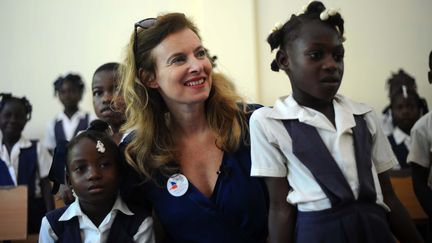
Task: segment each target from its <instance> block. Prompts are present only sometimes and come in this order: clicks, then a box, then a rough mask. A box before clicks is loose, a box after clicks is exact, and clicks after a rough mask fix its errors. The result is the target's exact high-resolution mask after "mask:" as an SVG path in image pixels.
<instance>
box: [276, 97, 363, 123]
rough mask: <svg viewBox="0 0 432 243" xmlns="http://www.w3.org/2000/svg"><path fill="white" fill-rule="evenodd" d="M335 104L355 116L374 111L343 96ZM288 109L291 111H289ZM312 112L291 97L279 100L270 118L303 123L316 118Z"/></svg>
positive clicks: (335, 100)
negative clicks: (313, 117) (304, 120)
mask: <svg viewBox="0 0 432 243" xmlns="http://www.w3.org/2000/svg"><path fill="white" fill-rule="evenodd" d="M335 103H337V104H339V105H341V106H342V107H343V108H344V109H346V110H348V111H350V112H351V113H352V114H354V115H363V114H366V113H368V112H370V111H371V110H372V109H371V108H370V107H369V106H367V105H365V104H362V103H358V102H354V101H352V100H349V99H348V98H346V97H344V96H342V95H336V96H335V97H334V99H333V104H335ZM287 107H288V108H290V109H287ZM311 110H312V109H310V108H308V107H304V106H301V105H299V104H298V103H297V101H296V100H295V99H294V98H293V96H292V95H290V96H284V97H281V98H279V99H278V100H277V101H276V103H275V105H274V107H273V109H272V111H271V112H270V113H269V114H268V117H270V118H273V119H278V120H289V119H299V120H300V121H301V120H302V119H307V117H309V119H310V116H311V115H312V116H314V115H313V114H311V113H315V112H313V111H311Z"/></svg>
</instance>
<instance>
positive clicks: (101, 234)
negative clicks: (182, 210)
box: [39, 196, 155, 243]
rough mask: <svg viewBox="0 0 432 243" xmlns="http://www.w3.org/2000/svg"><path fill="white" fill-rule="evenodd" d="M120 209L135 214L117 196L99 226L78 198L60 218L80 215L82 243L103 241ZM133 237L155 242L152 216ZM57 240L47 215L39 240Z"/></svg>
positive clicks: (105, 239)
mask: <svg viewBox="0 0 432 243" xmlns="http://www.w3.org/2000/svg"><path fill="white" fill-rule="evenodd" d="M118 211H121V212H122V213H124V214H126V215H134V213H133V212H132V211H130V210H129V208H128V207H127V205H126V204H125V203H124V202H123V200H122V199H121V198H120V196H117V199H116V201H115V203H114V206H113V208H112V209H111V211H110V212H109V213H108V214H107V216H105V218H104V220H103V221H102V223H101V224H100V225H99V227H96V226H95V225H94V224H93V222H92V221H91V220H90V219H89V218H88V217H87V215H86V214H84V213H83V212H82V211H81V207H80V205H79V202H78V200H77V199H76V200H75V201H74V202H73V203H72V204H71V205H70V206H69V208H68V209H66V211H65V212H64V213H63V214H62V216H61V217H60V218H59V221H68V220H70V219H72V218H73V217H78V222H79V227H80V233H81V241H82V243H95V242H98V243H103V242H106V241H107V239H108V235H109V231H110V229H111V225H112V224H113V222H114V219H115V217H116V215H117V212H118ZM133 239H134V241H135V242H139V243H154V242H155V239H154V233H153V219H152V218H151V217H147V218H146V219H144V220H143V222H142V223H141V225H140V227H139V228H138V230H137V232H136V234H135V235H134V236H133ZM57 240H58V236H57V235H56V234H55V233H54V231H53V230H52V228H51V225H50V223H49V221H48V219H47V218H46V216H45V217H43V219H42V224H41V229H40V232H39V242H44V243H54V242H56V241H57Z"/></svg>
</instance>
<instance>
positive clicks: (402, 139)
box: [391, 127, 411, 170]
mask: <svg viewBox="0 0 432 243" xmlns="http://www.w3.org/2000/svg"><path fill="white" fill-rule="evenodd" d="M391 135H392V136H393V139H394V140H395V143H396V145H401V144H402V143H403V144H404V145H405V147H406V148H407V149H408V151H409V150H410V148H411V137H410V135H408V134H406V133H405V132H404V131H402V130H401V129H400V128H399V127H395V128H394V130H393V132H392V133H391ZM393 169H394V170H400V169H401V166H400V164H397V165H396V166H395V167H393Z"/></svg>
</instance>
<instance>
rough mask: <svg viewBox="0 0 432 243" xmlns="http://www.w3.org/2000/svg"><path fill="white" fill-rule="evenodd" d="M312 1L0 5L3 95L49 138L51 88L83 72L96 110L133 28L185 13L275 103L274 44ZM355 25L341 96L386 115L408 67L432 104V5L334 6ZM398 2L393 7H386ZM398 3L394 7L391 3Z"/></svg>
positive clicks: (6, 0)
mask: <svg viewBox="0 0 432 243" xmlns="http://www.w3.org/2000/svg"><path fill="white" fill-rule="evenodd" d="M306 2H307V1H298V0H290V1H286V0H236V1H232V0H217V1H212V0H128V1H114V0H92V1H88V0H75V1H66V0H55V1H54V0H38V1H35V0H19V1H16V0H1V1H0V30H1V32H0V33H1V38H0V57H1V58H0V70H1V74H2V76H1V78H0V91H1V92H12V93H14V94H15V95H19V96H22V95H26V96H27V97H28V98H29V99H30V101H31V103H32V104H33V107H34V113H33V118H32V120H31V121H30V123H29V124H28V125H27V127H26V129H25V135H26V136H29V137H39V138H41V137H42V136H43V133H44V129H45V124H46V123H47V122H48V120H49V119H51V118H52V117H53V116H54V115H55V114H56V113H57V112H59V111H60V110H61V105H60V104H59V102H58V101H57V99H56V98H55V97H54V96H53V88H52V82H53V81H54V80H55V78H56V77H57V76H58V75H60V74H62V75H63V74H65V73H66V72H70V71H72V72H77V73H79V74H81V75H82V76H83V77H84V79H85V81H86V85H87V89H86V90H87V92H86V95H85V97H84V100H83V102H82V105H81V106H82V108H83V109H85V110H89V111H92V110H93V108H92V105H91V94H90V83H91V77H92V74H93V71H94V70H95V69H96V68H97V67H98V66H99V65H101V64H103V63H105V62H110V61H121V54H122V50H123V48H124V46H125V45H126V42H127V41H128V38H129V35H130V34H131V33H132V31H133V23H135V22H136V21H137V20H140V19H143V18H145V17H150V16H155V15H157V14H158V13H161V12H172V11H176V12H185V13H186V14H187V15H188V16H190V17H192V18H193V19H194V20H195V22H196V23H197V25H198V26H199V28H200V29H201V30H202V33H201V34H202V37H203V39H204V45H206V46H207V47H208V48H209V49H210V50H211V51H212V54H214V55H217V56H218V67H219V69H220V70H221V71H223V72H225V73H227V74H228V75H229V76H230V77H231V78H232V79H233V80H234V81H235V83H236V85H237V87H238V89H239V91H240V92H241V93H242V94H243V95H244V96H245V97H246V98H247V99H248V100H251V101H255V102H260V103H263V104H266V105H271V104H273V102H274V100H275V99H276V98H277V97H278V96H281V95H284V94H288V93H289V92H290V86H289V81H288V79H287V77H286V76H285V74H283V73H274V72H271V70H270V68H269V65H270V61H271V60H272V58H273V54H271V53H270V51H269V47H268V45H267V44H266V43H265V38H266V37H267V34H268V33H269V31H270V29H271V28H272V27H273V25H274V23H276V22H283V21H285V20H286V19H287V18H288V17H289V14H290V13H292V12H297V11H299V10H300V8H301V6H302V5H303V4H305V3H306ZM325 3H326V5H328V6H329V7H340V8H341V13H342V15H343V16H344V18H345V21H346V29H347V34H346V37H347V41H346V61H345V76H344V83H343V85H342V88H341V92H342V93H343V94H345V95H347V96H350V97H352V98H353V99H356V100H360V101H364V102H366V103H369V104H371V105H372V106H373V107H375V108H376V109H378V110H380V109H382V107H384V105H385V104H386V103H387V98H386V95H385V90H384V82H385V80H386V79H387V78H388V77H389V76H390V73H391V71H397V70H398V68H399V67H403V68H405V69H406V71H408V72H409V73H411V74H413V75H414V76H415V77H416V79H417V83H418V86H419V92H420V94H421V95H422V96H423V97H426V98H427V100H428V103H429V104H430V105H432V86H430V85H428V84H427V82H426V72H427V55H428V53H429V51H430V50H431V49H432V31H430V24H431V23H432V15H430V14H429V11H430V9H432V2H431V1H428V0H412V1H405V0H393V1H378V2H377V1H372V0H364V1H355V2H354V1H341V0H340V1H336V0H334V1H325ZM386 4H389V5H386ZM390 4H391V5H390Z"/></svg>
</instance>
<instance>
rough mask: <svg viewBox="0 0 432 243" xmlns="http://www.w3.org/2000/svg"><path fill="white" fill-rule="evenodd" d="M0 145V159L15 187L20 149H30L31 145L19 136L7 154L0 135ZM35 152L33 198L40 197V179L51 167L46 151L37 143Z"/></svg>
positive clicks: (49, 157)
mask: <svg viewBox="0 0 432 243" xmlns="http://www.w3.org/2000/svg"><path fill="white" fill-rule="evenodd" d="M0 145H1V147H0V158H1V159H2V160H3V161H4V163H6V166H7V168H8V170H9V174H10V176H11V177H12V181H13V182H14V184H15V185H17V184H18V183H17V180H18V166H19V155H20V153H21V149H24V148H29V147H31V145H32V143H31V141H30V140H28V139H27V138H25V137H23V136H21V138H20V139H19V140H18V141H17V142H16V143H15V144H14V146H13V147H12V149H11V153H10V154H9V153H8V151H7V148H6V145H4V144H3V137H2V134H1V133H0ZM36 152H37V156H38V161H37V163H38V164H37V166H38V170H37V171H36V179H35V197H41V188H40V185H39V181H40V178H45V177H47V176H48V173H49V170H50V167H51V162H52V157H51V155H50V153H49V152H48V150H47V149H46V148H45V147H44V146H43V145H42V144H41V143H40V142H38V143H37V145H36Z"/></svg>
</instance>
